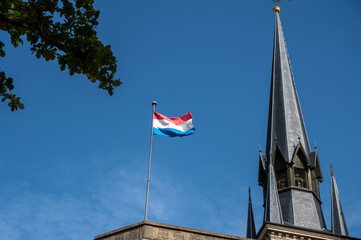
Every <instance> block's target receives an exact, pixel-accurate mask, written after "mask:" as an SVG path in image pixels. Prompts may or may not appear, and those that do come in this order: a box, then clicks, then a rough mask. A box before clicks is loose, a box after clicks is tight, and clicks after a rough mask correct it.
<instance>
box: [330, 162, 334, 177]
mask: <svg viewBox="0 0 361 240" xmlns="http://www.w3.org/2000/svg"><path fill="white" fill-rule="evenodd" d="M330 168H331V177H334V175H333V166H332V163H331V162H330Z"/></svg>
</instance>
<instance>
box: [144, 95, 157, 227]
mask: <svg viewBox="0 0 361 240" xmlns="http://www.w3.org/2000/svg"><path fill="white" fill-rule="evenodd" d="M152 105H153V110H152V129H151V132H150V148H149V162H148V180H147V194H146V197H145V214H144V221H147V214H148V195H149V181H150V180H149V179H150V163H151V161H152V145H153V118H154V110H155V105H157V102H156V101H153V102H152Z"/></svg>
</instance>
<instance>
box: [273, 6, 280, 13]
mask: <svg viewBox="0 0 361 240" xmlns="http://www.w3.org/2000/svg"><path fill="white" fill-rule="evenodd" d="M280 11H281V8H280V7H279V6H275V7H274V8H273V12H274V13H279V12H280Z"/></svg>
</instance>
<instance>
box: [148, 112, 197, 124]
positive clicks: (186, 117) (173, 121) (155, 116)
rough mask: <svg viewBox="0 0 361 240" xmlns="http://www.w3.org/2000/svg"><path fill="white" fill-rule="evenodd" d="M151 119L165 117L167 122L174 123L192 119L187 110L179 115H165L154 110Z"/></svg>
mask: <svg viewBox="0 0 361 240" xmlns="http://www.w3.org/2000/svg"><path fill="white" fill-rule="evenodd" d="M153 119H165V120H167V121H169V122H172V123H174V124H175V125H181V124H183V123H185V122H186V121H188V120H190V119H192V114H191V113H190V112H188V113H186V114H184V115H183V116H181V117H166V116H164V115H163V114H160V113H157V112H154V117H153Z"/></svg>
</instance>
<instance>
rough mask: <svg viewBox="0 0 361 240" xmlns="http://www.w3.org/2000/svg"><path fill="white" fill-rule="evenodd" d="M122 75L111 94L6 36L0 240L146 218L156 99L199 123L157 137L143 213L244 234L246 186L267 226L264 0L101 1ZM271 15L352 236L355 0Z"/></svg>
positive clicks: (357, 83)
mask: <svg viewBox="0 0 361 240" xmlns="http://www.w3.org/2000/svg"><path fill="white" fill-rule="evenodd" d="M95 6H96V8H97V9H99V10H100V11H101V15H100V18H99V22H100V24H99V27H98V32H99V36H100V38H101V39H102V41H103V42H104V43H106V44H110V45H111V46H112V50H113V51H114V54H115V56H116V57H117V59H118V65H119V69H118V73H117V75H118V77H119V78H121V80H122V81H123V82H124V84H123V85H122V86H121V87H119V88H118V89H116V91H115V94H114V96H112V97H109V96H108V95H107V94H106V92H105V91H102V90H100V89H98V88H97V86H96V85H94V84H92V83H90V81H88V80H87V79H86V78H85V77H84V76H80V75H77V76H72V77H71V76H69V74H68V72H67V71H64V72H62V71H60V69H59V66H58V65H57V64H56V62H45V61H44V60H39V59H36V58H35V56H33V55H32V54H31V53H30V50H29V45H28V44H24V45H23V46H20V47H18V48H16V49H14V48H13V47H11V46H10V45H9V38H8V36H7V35H6V34H5V33H3V32H1V33H0V38H1V40H2V41H4V42H5V43H6V44H7V48H6V51H7V56H6V58H4V59H0V68H1V70H3V71H5V72H7V74H8V75H9V76H12V77H13V78H14V81H15V87H16V93H17V94H18V95H20V96H21V97H22V99H23V101H24V102H25V104H26V109H25V110H22V111H17V112H10V110H9V108H8V107H7V106H6V105H5V104H0V114H1V118H0V126H1V128H2V129H1V136H2V137H1V145H0V146H1V157H0V238H1V239H12V240H18V239H29V240H32V239H56V240H63V239H64V240H65V239H79V240H89V239H93V237H94V236H95V235H98V234H101V233H104V232H107V231H110V230H114V229H116V228H120V227H123V226H126V225H129V224H132V223H136V222H139V221H142V220H143V217H144V201H145V188H146V174H147V161H148V150H149V135H150V124H151V102H152V101H153V100H156V101H158V105H157V111H158V112H160V113H162V114H165V115H167V116H171V117H172V116H180V115H182V114H184V113H186V112H187V111H191V112H192V114H193V117H194V120H193V121H194V124H195V126H196V128H197V132H196V133H195V134H194V135H192V136H189V137H185V138H166V137H160V136H156V137H155V139H154V148H153V164H152V173H151V189H150V199H149V200H150V203H149V217H148V220H149V221H155V222H161V223H167V224H173V225H179V226H184V227H191V228H197V229H202V230H208V231H214V232H220V233H225V234H232V235H238V236H245V230H246V225H245V224H246V218H247V215H246V213H247V199H248V196H247V193H248V192H247V189H248V187H249V186H250V187H251V188H252V198H253V207H254V212H255V217H256V227H257V229H258V228H259V227H260V226H261V224H262V216H263V208H262V188H261V187H259V186H258V183H257V174H258V149H259V146H260V145H261V146H262V148H263V149H264V148H265V143H266V128H267V112H268V98H269V86H270V76H271V59H272V44H273V31H274V13H273V12H272V8H273V2H272V1H270V0H259V1H240V0H238V1H237V0H183V1H175V0H157V1H155V0H154V1H146V0H142V1H140V0H122V1H115V0H112V1H100V0H98V1H96V2H95ZM281 9H282V10H281V13H280V15H281V20H282V24H283V29H284V33H285V37H286V42H287V46H288V50H289V55H290V58H291V64H292V67H293V71H294V75H295V80H296V84H297V89H298V94H299V97H300V101H301V106H302V110H303V114H304V118H305V123H306V127H307V131H308V135H309V140H310V143H311V144H312V147H313V145H314V143H315V142H317V145H318V150H319V156H320V161H321V167H322V172H323V175H324V181H323V183H322V184H321V198H322V201H323V205H322V206H323V211H324V215H325V218H326V222H327V226H328V227H330V222H331V220H330V219H331V216H330V201H329V199H330V170H329V163H330V162H332V163H333V165H334V172H335V176H336V180H337V183H338V187H339V191H340V194H341V201H342V204H343V209H344V212H345V216H346V221H347V224H348V227H349V232H350V234H351V235H352V236H355V237H359V238H360V237H361V186H360V184H359V176H360V168H361V154H360V146H361V124H360V123H361V78H360V76H361V60H360V59H361V44H360V43H361V2H360V1H359V0H354V1H351V0H347V1H336V0H332V1H331V0H329V1H310V0H302V1H300V0H294V1H292V2H289V1H284V2H283V3H282V4H281Z"/></svg>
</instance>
